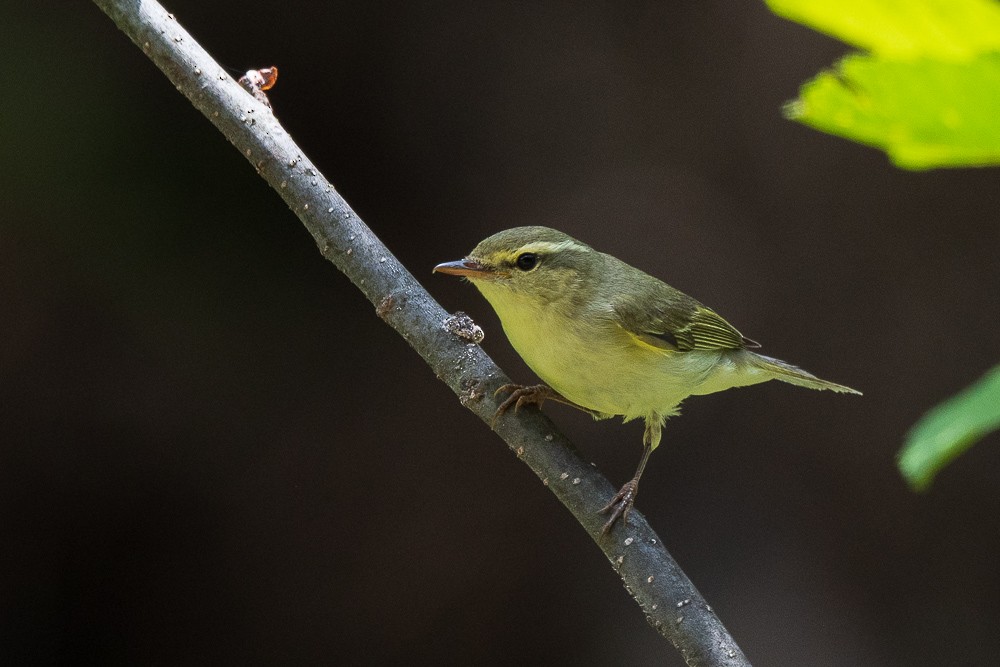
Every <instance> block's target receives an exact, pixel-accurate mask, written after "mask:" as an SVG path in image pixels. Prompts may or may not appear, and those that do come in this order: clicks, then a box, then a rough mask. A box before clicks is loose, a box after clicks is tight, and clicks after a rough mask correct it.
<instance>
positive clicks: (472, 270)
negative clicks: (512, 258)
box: [432, 259, 496, 278]
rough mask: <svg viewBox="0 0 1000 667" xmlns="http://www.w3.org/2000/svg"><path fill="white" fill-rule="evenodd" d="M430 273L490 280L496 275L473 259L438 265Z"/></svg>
mask: <svg viewBox="0 0 1000 667" xmlns="http://www.w3.org/2000/svg"><path fill="white" fill-rule="evenodd" d="M432 273H447V274H449V275H452V276H465V277H466V278H492V277H494V276H495V275H496V272H495V271H494V270H493V269H490V268H488V267H486V266H483V265H482V264H480V263H479V262H477V261H476V260H474V259H459V260H456V261H454V262H445V263H444V264H438V265H437V266H435V267H434V271H432Z"/></svg>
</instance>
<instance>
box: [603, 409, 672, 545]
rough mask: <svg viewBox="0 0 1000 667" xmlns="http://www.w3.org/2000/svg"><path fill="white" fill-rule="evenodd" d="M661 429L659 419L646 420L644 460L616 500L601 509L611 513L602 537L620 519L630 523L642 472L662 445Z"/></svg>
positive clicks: (643, 441)
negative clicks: (629, 516)
mask: <svg viewBox="0 0 1000 667" xmlns="http://www.w3.org/2000/svg"><path fill="white" fill-rule="evenodd" d="M661 428H662V424H661V422H660V419H659V417H655V418H648V419H647V420H646V431H645V433H643V435H642V458H641V459H639V467H638V468H637V469H636V471H635V476H634V477H632V479H630V480H629V481H627V482H625V485H624V486H622V488H621V490H619V491H618V493H616V494H615V496H614V498H612V499H611V500H610V502H608V504H607V505H605V506H604V507H603V508H601V512H602V513H605V514H606V513H608V512H610V513H611V516H609V517H608V520H607V521H606V522H605V524H604V527H603V528H601V534H602V535H607V534H608V533H610V532H611V528H612V527H614V525H615V522H616V521H618V519H619V518H621V519H622V520H623V521H625V522H626V523H628V515H629V512H631V511H632V506H633V505H634V504H635V496H636V494H638V493H639V478H640V477H642V471H643V470H645V468H646V461H648V460H649V455H650V454H652V453H653V450H654V449H656V446H657V445H658V444H660V430H661Z"/></svg>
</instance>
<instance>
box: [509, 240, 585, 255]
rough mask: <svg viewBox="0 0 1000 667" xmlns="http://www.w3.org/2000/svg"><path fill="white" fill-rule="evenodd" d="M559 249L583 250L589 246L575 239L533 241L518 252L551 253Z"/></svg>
mask: <svg viewBox="0 0 1000 667" xmlns="http://www.w3.org/2000/svg"><path fill="white" fill-rule="evenodd" d="M560 250H577V251H580V252H585V251H587V250H589V248H588V247H587V246H585V245H581V244H579V243H577V242H576V241H559V242H558V243H553V242H552V241H535V242H534V243H529V244H528V245H526V246H524V247H523V248H521V250H520V252H538V253H553V252H559V251H560Z"/></svg>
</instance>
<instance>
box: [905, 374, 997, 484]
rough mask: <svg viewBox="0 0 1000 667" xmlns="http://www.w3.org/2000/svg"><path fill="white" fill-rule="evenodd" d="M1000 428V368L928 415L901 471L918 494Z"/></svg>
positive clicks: (909, 443)
mask: <svg viewBox="0 0 1000 667" xmlns="http://www.w3.org/2000/svg"><path fill="white" fill-rule="evenodd" d="M997 428H1000V366H996V367H995V368H993V370H991V371H990V372H989V373H987V374H986V375H985V376H983V378H982V379H980V380H979V381H978V382H976V383H975V384H973V385H972V386H971V387H968V388H967V389H965V390H964V391H962V392H961V393H960V394H958V395H956V396H954V397H952V398H950V399H948V400H947V401H945V402H944V403H941V404H940V405H938V406H937V407H935V408H933V409H932V410H931V411H930V412H928V413H927V414H926V415H924V416H923V417H922V418H921V419H920V421H918V422H917V423H916V424H915V425H914V426H913V428H912V429H911V430H910V433H909V435H908V436H907V438H906V445H905V446H904V447H903V449H902V450H901V451H900V453H899V470H900V472H901V473H902V474H903V477H904V478H905V479H906V481H907V482H909V484H910V486H912V487H913V488H914V489H916V490H917V491H922V490H924V489H926V488H927V487H928V486H930V483H931V481H932V480H933V479H934V475H935V474H937V472H938V470H940V469H941V468H942V467H944V466H945V465H946V464H948V463H949V462H950V461H951V460H952V459H954V458H955V457H956V456H958V455H959V454H961V453H962V452H964V451H965V450H966V449H968V448H969V447H970V446H972V445H973V444H974V443H975V442H976V441H977V440H979V439H980V438H982V437H983V436H984V435H986V434H987V433H989V432H990V431H994V430H996V429H997Z"/></svg>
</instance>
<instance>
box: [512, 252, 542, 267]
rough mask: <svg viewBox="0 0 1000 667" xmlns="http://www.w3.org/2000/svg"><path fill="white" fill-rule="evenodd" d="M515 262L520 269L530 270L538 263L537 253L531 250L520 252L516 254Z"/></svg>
mask: <svg viewBox="0 0 1000 667" xmlns="http://www.w3.org/2000/svg"><path fill="white" fill-rule="evenodd" d="M515 264H517V268H519V269H521V270H522V271H531V270H532V269H533V268H535V265H537V264H538V255H536V254H535V253H533V252H526V253H522V254H521V255H519V256H518V258H517V262H515Z"/></svg>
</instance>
